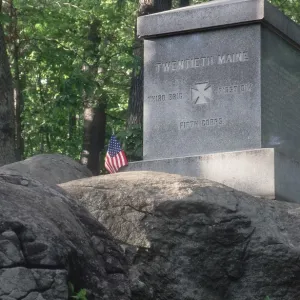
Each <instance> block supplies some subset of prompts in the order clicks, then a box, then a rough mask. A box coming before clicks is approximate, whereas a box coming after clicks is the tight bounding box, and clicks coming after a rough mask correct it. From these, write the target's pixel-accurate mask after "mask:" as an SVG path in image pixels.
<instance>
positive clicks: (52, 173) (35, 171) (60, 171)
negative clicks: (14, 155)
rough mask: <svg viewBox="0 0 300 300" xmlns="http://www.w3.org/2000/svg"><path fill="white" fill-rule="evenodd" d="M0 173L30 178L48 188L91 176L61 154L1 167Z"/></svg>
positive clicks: (29, 159)
mask: <svg viewBox="0 0 300 300" xmlns="http://www.w3.org/2000/svg"><path fill="white" fill-rule="evenodd" d="M2 173H5V174H12V175H21V176H25V177H30V178H32V179H35V180H38V181H40V182H42V183H45V184H47V185H48V186H54V185H56V184H58V183H63V182H68V181H71V180H76V179H80V178H85V177H90V176H92V173H91V172H90V170H89V169H88V168H86V167H85V166H83V165H81V164H79V163H78V162H76V161H75V160H73V159H71V158H70V157H67V156H65V155H61V154H39V155H36V156H33V157H30V158H27V159H25V160H23V161H19V162H16V163H12V164H9V165H5V166H3V167H1V168H0V174H2Z"/></svg>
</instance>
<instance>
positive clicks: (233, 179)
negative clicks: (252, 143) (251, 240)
mask: <svg viewBox="0 0 300 300" xmlns="http://www.w3.org/2000/svg"><path fill="white" fill-rule="evenodd" d="M123 171H125V172H127V171H157V172H166V173H172V174H180V175H184V176H193V177H200V178H205V179H209V180H212V181H217V182H219V183H222V184H224V185H227V186H229V187H232V188H234V189H236V190H240V191H243V192H246V193H248V194H251V195H253V196H260V197H264V198H268V199H277V200H286V201H292V202H298V203H300V163H299V162H297V161H295V160H292V159H290V158H288V157H286V156H285V155H283V154H281V153H279V152H278V151H276V150H275V149H274V148H264V149H253V150H245V151H234V152H222V153H214V154H205V155H199V156H190V157H178V158H172V159H161V160H148V161H138V162H133V163H130V164H129V166H127V167H126V168H124V169H123Z"/></svg>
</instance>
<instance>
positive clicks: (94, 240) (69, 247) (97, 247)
mask: <svg viewBox="0 0 300 300" xmlns="http://www.w3.org/2000/svg"><path fill="white" fill-rule="evenodd" d="M0 207H1V209H0V299H1V300H21V299H22V300H67V299H68V282H71V283H72V284H73V285H74V287H75V290H76V291H78V290H79V289H81V288H86V289H87V290H88V299H89V300H90V299H92V300H93V299H97V300H100V299H101V300H102V299H103V300H104V299H105V300H128V299H130V290H129V284H128V280H127V277H128V275H127V263H126V260H125V257H124V254H123V250H122V249H121V248H120V247H119V246H118V245H117V244H116V242H115V241H114V240H113V238H112V236H111V235H110V234H109V233H108V231H107V230H106V229H105V228H104V227H103V226H102V225H100V224H99V223H98V222H97V221H96V220H95V219H94V218H93V217H92V216H91V215H90V214H89V213H88V212H87V210H86V209H84V208H83V207H81V206H79V205H78V204H77V203H76V201H74V200H71V199H69V198H67V197H65V196H63V195H62V194H60V193H59V192H58V191H57V190H54V189H52V188H50V187H47V186H45V185H43V184H41V183H40V182H37V181H34V180H32V179H28V178H25V177H23V176H18V175H3V174H2V175H0Z"/></svg>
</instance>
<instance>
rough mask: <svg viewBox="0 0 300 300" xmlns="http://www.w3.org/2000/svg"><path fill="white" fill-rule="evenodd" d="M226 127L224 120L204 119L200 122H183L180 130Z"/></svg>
mask: <svg viewBox="0 0 300 300" xmlns="http://www.w3.org/2000/svg"><path fill="white" fill-rule="evenodd" d="M222 125H224V121H223V118H210V119H202V120H199V121H182V122H180V123H179V129H180V130H184V129H192V128H200V127H215V126H222Z"/></svg>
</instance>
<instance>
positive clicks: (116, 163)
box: [105, 135, 128, 173]
mask: <svg viewBox="0 0 300 300" xmlns="http://www.w3.org/2000/svg"><path fill="white" fill-rule="evenodd" d="M127 165H128V161H127V158H126V155H125V152H124V150H122V148H121V145H120V143H119V142H118V140H117V139H116V137H115V136H114V135H112V136H111V138H110V141H109V144H108V150H107V153H106V157H105V168H106V170H107V171H108V172H109V173H116V172H118V170H119V169H120V168H121V167H123V166H127Z"/></svg>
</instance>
